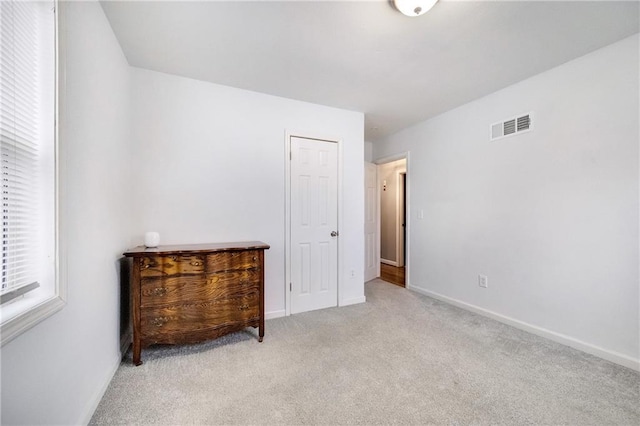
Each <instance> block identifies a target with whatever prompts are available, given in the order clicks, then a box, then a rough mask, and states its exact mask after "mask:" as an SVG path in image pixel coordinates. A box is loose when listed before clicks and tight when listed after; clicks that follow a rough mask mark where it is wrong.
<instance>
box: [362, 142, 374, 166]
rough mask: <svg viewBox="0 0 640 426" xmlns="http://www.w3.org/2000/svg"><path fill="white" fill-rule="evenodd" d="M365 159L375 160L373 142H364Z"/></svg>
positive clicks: (369, 161)
mask: <svg viewBox="0 0 640 426" xmlns="http://www.w3.org/2000/svg"><path fill="white" fill-rule="evenodd" d="M364 161H366V162H367V163H371V162H372V161H373V142H367V141H365V142H364Z"/></svg>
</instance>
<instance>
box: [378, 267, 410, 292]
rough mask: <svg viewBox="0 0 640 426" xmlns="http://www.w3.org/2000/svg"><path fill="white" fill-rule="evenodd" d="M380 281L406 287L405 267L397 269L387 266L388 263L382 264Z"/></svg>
mask: <svg viewBox="0 0 640 426" xmlns="http://www.w3.org/2000/svg"><path fill="white" fill-rule="evenodd" d="M380 279H382V280H383V281H386V282H389V283H391V284H395V285H397V286H400V287H404V286H405V281H404V280H405V278H404V266H402V267H396V266H391V265H387V264H386V263H381V264H380Z"/></svg>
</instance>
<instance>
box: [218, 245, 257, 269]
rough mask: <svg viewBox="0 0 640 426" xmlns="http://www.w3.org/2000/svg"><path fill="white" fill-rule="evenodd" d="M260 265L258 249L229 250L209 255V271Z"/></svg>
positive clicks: (248, 267)
mask: <svg viewBox="0 0 640 426" xmlns="http://www.w3.org/2000/svg"><path fill="white" fill-rule="evenodd" d="M258 267H260V252H259V251H258V250H245V251H227V252H220V253H212V254H209V255H207V272H220V271H232V270H234V269H253V268H258Z"/></svg>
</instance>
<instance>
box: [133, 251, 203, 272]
mask: <svg viewBox="0 0 640 426" xmlns="http://www.w3.org/2000/svg"><path fill="white" fill-rule="evenodd" d="M204 260H205V256H203V255H168V256H145V257H141V258H140V259H139V260H138V262H140V277H142V278H146V277H163V276H170V275H178V274H201V273H203V272H204V263H205V262H204Z"/></svg>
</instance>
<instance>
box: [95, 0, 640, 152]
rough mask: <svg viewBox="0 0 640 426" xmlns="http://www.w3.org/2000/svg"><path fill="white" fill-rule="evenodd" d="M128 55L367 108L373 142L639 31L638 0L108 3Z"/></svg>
mask: <svg viewBox="0 0 640 426" xmlns="http://www.w3.org/2000/svg"><path fill="white" fill-rule="evenodd" d="M102 7H103V8H104V11H105V13H106V15H107V17H108V19H109V21H110V22H111V26H112V27H113V30H114V32H115V34H116V37H117V38H118V40H119V42H120V44H121V46H122V49H123V50H124V53H125V55H126V57H127V59H128V61H129V63H130V64H131V65H133V66H136V67H141V68H147V69H151V70H156V71H161V72H165V73H170V74H176V75H181V76H185V77H190V78H194V79H198V80H205V81H210V82H213V83H218V84H223V85H228V86H233V87H237V88H242V89H248V90H253V91H256V92H262V93H268V94H272V95H277V96H283V97H286V98H291V99H298V100H303V101H308V102H313V103H317V104H322V105H329V106H333V107H338V108H345V109H349V110H356V111H362V112H364V113H365V117H366V119H365V121H366V128H365V139H366V140H369V141H374V140H376V139H379V138H381V137H384V136H386V135H389V134H392V133H394V132H396V131H398V130H400V129H402V128H405V127H407V126H410V125H412V124H415V123H417V122H420V121H423V120H425V119H428V118H430V117H433V116H435V115H437V114H440V113H442V112H444V111H447V110H450V109H452V108H455V107H456V106H459V105H462V104H464V103H466V102H469V101H471V100H473V99H476V98H479V97H481V96H484V95H486V94H489V93H491V92H494V91H496V90H498V89H501V88H503V87H506V86H508V85H510V84H513V83H515V82H518V81H521V80H523V79H525V78H527V77H530V76H532V75H535V74H538V73H540V72H542V71H545V70H547V69H550V68H552V67H555V66H557V65H559V64H562V63H564V62H567V61H569V60H571V59H573V58H576V57H579V56H581V55H584V54H586V53H588V52H591V51H593V50H595V49H598V48H600V47H603V46H606V45H607V44H610V43H613V42H615V41H617V40H620V39H622V38H625V37H627V36H630V35H632V34H634V33H637V32H638V31H639V15H640V11H639V3H638V2H635V1H631V2H611V1H601V2H596V1H585V2H577V1H570V2H559V1H551V2H540V1H507V2H496V1H464V2H463V1H453V0H449V1H447V0H441V1H440V2H439V3H437V4H436V6H435V7H434V8H433V9H432V10H431V11H429V12H428V13H427V14H425V15H423V16H420V17H417V18H408V17H405V16H404V15H401V14H400V13H398V12H397V11H396V10H395V9H394V8H393V7H392V6H391V5H390V4H389V3H388V2H387V1H385V0H378V1H351V2H346V1H320V2H314V1H286V2H274V1H265V0H262V1H254V2H247V1H224V2H223V1H206V2H164V1H163V2H160V1H146V2H141V1H125V2H120V1H118V2H115V1H107V2H105V1H103V2H102Z"/></svg>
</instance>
